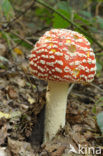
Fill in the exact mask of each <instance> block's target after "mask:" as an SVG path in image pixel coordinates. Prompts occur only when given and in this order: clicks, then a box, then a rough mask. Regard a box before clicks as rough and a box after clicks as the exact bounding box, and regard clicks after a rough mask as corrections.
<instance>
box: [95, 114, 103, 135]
mask: <svg viewBox="0 0 103 156" xmlns="http://www.w3.org/2000/svg"><path fill="white" fill-rule="evenodd" d="M96 118H97V124H98V126H99V128H100V131H101V133H102V135H103V112H100V113H99V114H98V115H97V116H96Z"/></svg>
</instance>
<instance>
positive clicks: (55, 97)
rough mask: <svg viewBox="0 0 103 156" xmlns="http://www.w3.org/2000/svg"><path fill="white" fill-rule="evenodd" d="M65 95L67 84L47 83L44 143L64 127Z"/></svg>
mask: <svg viewBox="0 0 103 156" xmlns="http://www.w3.org/2000/svg"><path fill="white" fill-rule="evenodd" d="M67 95H68V83H67V82H54V81H49V82H48V91H47V94H46V98H47V104H46V112H45V128H44V142H47V141H50V140H51V139H52V138H53V137H54V136H55V135H56V133H57V132H58V131H59V130H60V128H63V127H64V125H65V116H66V105H67Z"/></svg>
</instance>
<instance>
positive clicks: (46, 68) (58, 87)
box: [30, 29, 96, 142]
mask: <svg viewBox="0 0 103 156" xmlns="http://www.w3.org/2000/svg"><path fill="white" fill-rule="evenodd" d="M30 68H31V72H32V74H34V75H35V76H36V77H38V78H40V79H43V80H47V81H48V92H47V94H46V98H47V99H46V100H47V104H46V113H45V126H44V127H45V128H44V142H47V141H49V140H51V139H52V138H53V137H54V136H55V135H56V133H57V132H58V130H59V129H60V128H63V127H64V125H65V115H66V104H67V94H68V83H71V82H74V83H76V82H80V83H82V82H91V81H92V80H93V78H94V75H95V73H96V60H95V55H94V53H93V49H92V48H91V47H90V43H89V41H88V40H87V39H86V38H85V37H84V36H83V35H82V34H80V33H78V32H75V31H71V30H66V29H52V30H50V31H47V32H46V33H45V34H44V35H43V36H42V37H40V39H39V41H38V42H37V43H36V44H35V46H34V49H33V50H32V54H31V56H30Z"/></svg>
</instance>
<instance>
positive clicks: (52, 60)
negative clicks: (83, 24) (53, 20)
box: [30, 29, 96, 82]
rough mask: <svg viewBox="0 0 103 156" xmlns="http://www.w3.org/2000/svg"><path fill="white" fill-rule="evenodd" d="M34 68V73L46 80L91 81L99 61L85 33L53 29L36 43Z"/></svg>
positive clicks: (32, 56) (31, 61)
mask: <svg viewBox="0 0 103 156" xmlns="http://www.w3.org/2000/svg"><path fill="white" fill-rule="evenodd" d="M30 67H31V72H32V74H34V75H35V76H37V77H38V78H40V79H44V80H52V81H69V82H83V81H84V82H91V81H92V80H93V78H94V75H95V73H96V60H95V54H94V52H93V49H92V48H91V47H90V43H89V41H88V40H87V39H86V38H85V37H84V36H83V35H82V34H80V33H78V32H75V31H71V30H66V29H52V30H50V31H47V32H46V33H45V34H44V35H43V36H42V37H41V38H40V39H39V41H38V42H37V43H36V44H35V46H34V49H33V50H32V54H31V56H30Z"/></svg>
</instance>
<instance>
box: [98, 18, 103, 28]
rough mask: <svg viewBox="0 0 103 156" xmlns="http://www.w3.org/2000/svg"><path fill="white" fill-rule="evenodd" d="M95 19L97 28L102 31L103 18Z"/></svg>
mask: <svg viewBox="0 0 103 156" xmlns="http://www.w3.org/2000/svg"><path fill="white" fill-rule="evenodd" d="M96 18H97V22H98V24H99V27H100V28H101V29H103V18H101V17H100V16H97V17H96Z"/></svg>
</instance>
